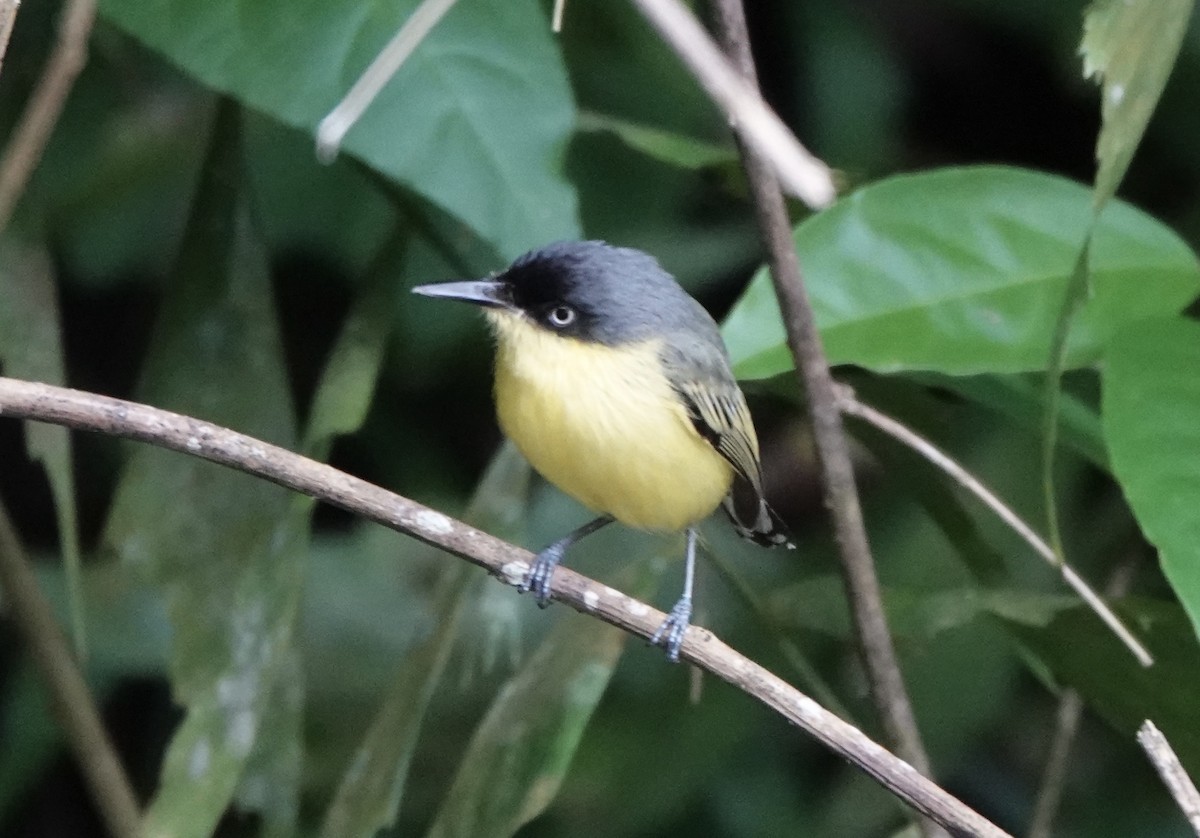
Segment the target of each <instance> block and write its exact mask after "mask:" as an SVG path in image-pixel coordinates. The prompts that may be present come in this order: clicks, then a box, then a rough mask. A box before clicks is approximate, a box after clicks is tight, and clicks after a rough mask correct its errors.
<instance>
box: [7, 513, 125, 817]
mask: <svg viewBox="0 0 1200 838" xmlns="http://www.w3.org/2000/svg"><path fill="white" fill-rule="evenodd" d="M0 587H3V589H4V594H5V597H6V599H7V601H8V603H9V608H10V610H11V613H12V617H13V622H14V623H16V626H17V628H18V629H19V630H20V632H21V634H23V635H24V638H25V642H26V644H27V645H28V647H29V656H30V657H31V658H32V659H33V663H34V666H35V667H36V668H37V671H38V674H39V675H40V676H41V679H42V681H43V682H44V683H45V686H46V692H47V693H49V695H50V698H51V707H52V709H53V712H54V716H55V717H56V718H57V719H58V723H59V725H61V727H62V729H63V733H64V734H65V735H66V738H67V742H68V744H69V745H70V747H71V750H72V751H73V752H74V754H75V759H76V760H77V761H78V762H79V767H80V769H81V770H82V772H83V778H84V781H85V782H86V783H87V785H88V788H89V789H90V791H91V794H92V799H93V800H94V801H95V803H96V808H97V809H98V810H99V812H100V815H101V817H102V818H103V819H104V822H105V824H106V825H107V827H108V830H109V832H111V833H112V834H113V835H115V836H118V838H136V836H137V835H138V823H139V821H140V820H141V814H140V812H139V810H138V802H137V798H136V797H135V796H134V794H133V788H132V787H131V786H130V784H129V778H128V777H127V776H126V775H125V771H124V769H123V768H122V767H121V760H120V759H119V758H118V756H117V752H116V749H115V748H114V747H113V744H112V740H110V739H109V737H108V732H107V731H106V730H105V729H104V722H103V721H102V720H101V718H100V711H99V709H97V707H96V702H95V700H94V699H93V698H92V693H91V690H89V689H88V685H87V681H86V680H85V679H84V677H83V673H82V672H80V670H79V664H78V663H76V661H75V657H74V655H72V654H71V647H70V645H69V644H68V643H67V639H66V637H65V636H64V635H63V632H62V629H61V628H60V627H59V625H58V621H57V620H55V618H54V609H53V608H52V607H51V605H50V603H49V602H47V601H46V597H45V596H44V595H43V594H42V591H41V588H39V587H38V582H37V577H36V576H34V573H33V569H32V568H31V567H30V566H29V559H28V558H27V557H26V555H25V551H24V549H23V548H22V547H21V542H20V539H18V538H17V533H16V530H15V529H14V528H13V525H12V522H11V521H10V520H9V518H8V513H7V512H6V511H5V510H4V508H3V507H0Z"/></svg>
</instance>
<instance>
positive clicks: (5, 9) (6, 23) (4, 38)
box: [0, 0, 21, 70]
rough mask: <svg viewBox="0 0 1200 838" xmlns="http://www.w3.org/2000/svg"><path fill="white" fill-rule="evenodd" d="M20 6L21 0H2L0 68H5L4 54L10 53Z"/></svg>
mask: <svg viewBox="0 0 1200 838" xmlns="http://www.w3.org/2000/svg"><path fill="white" fill-rule="evenodd" d="M20 8H21V0H0V70H2V69H3V68H4V56H5V55H6V54H7V53H8V41H9V39H10V38H11V37H12V31H13V26H15V25H16V23H17V10H18V9H20Z"/></svg>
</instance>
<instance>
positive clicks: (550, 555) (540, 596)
mask: <svg viewBox="0 0 1200 838" xmlns="http://www.w3.org/2000/svg"><path fill="white" fill-rule="evenodd" d="M612 522H613V518H612V516H611V515H601V516H600V517H599V518H597V519H596V520H594V521H588V522H587V523H586V524H584V525H583V526H582V527H580V528H579V529H577V530H575V531H573V532H570V533H568V534H567V535H565V536H564V537H562V538H560V539H559V540H558V541H556V542H554V543H553V544H551V545H550V546H549V547H547V548H546V549H544V550H542V552H540V553H538V554H537V558H535V559H534V560H533V564H532V565H530V567H529V572H528V573H526V574H525V579H524V580H523V581H522V582H521V584H520V585H518V586H517V590H518V591H520V592H521V593H525V592H526V591H533V595H534V597H535V598H536V599H537V604H538V606H540V607H541V608H545V607H546V606H547V605H549V604H550V577H551V576H552V575H553V574H554V568H556V567H558V563H559V562H561V561H562V558H563V555H564V554H565V553H566V552H567V548H569V547H570V546H571V545H572V544H574V543H575V542H576V541H579V540H580V539H581V538H584V537H585V536H589V535H591V534H592V533H594V532H595V531H596V530H598V529H600V528H601V527H603V526H607V525H608V524H611V523H612Z"/></svg>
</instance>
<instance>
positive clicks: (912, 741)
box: [713, 0, 930, 776]
mask: <svg viewBox="0 0 1200 838" xmlns="http://www.w3.org/2000/svg"><path fill="white" fill-rule="evenodd" d="M713 8H714V10H715V12H716V20H717V28H718V30H719V32H720V36H721V40H722V41H723V43H724V47H725V51H726V53H727V54H728V55H729V56H730V57H731V58H732V60H733V62H734V64H735V66H736V67H737V68H738V69H739V70H740V72H741V73H742V74H743V76H744V77H745V78H746V80H747V81H749V82H750V84H751V85H752V86H754V87H755V88H757V85H758V82H757V78H756V74H755V72H754V58H753V56H752V54H751V52H750V40H749V35H748V33H747V30H746V18H745V12H744V10H743V9H742V3H741V0H714V2H713ZM734 129H735V131H737V135H738V144H739V146H740V147H741V151H742V165H743V167H744V168H745V170H746V177H747V178H748V179H749V181H750V190H751V193H752V194H753V197H754V207H755V212H756V214H757V216H758V224H759V228H760V231H761V233H762V237H763V240H764V243H765V244H766V247H767V258H768V263H769V265H770V268H771V278H772V281H773V282H774V284H775V294H776V296H777V297H778V298H779V309H780V311H781V313H782V315H783V322H784V325H785V327H786V329H787V336H788V347H789V348H790V349H791V351H792V356H793V357H794V358H795V360H796V369H797V371H798V373H799V378H800V384H801V386H802V387H803V388H804V390H805V391H806V392H807V394H808V405H809V412H810V417H811V419H812V424H813V437H814V441H815V442H816V448H817V455H818V459H819V461H820V464H821V476H822V478H823V483H824V487H825V504H826V506H828V507H829V510H830V512H831V513H832V515H833V526H834V532H835V534H836V536H837V541H838V547H839V555H840V558H841V567H842V575H843V577H844V579H845V582H846V588H847V591H848V593H849V598H850V606H851V611H852V613H853V616H854V626H855V631H856V634H857V637H858V643H859V648H860V649H861V651H862V656H863V661H864V664H865V666H866V670H867V678H868V680H869V682H870V685H871V696H872V698H873V699H874V701H875V706H876V708H877V709H878V711H879V715H880V718H881V720H882V722H883V728H884V731H885V733H886V735H887V739H888V741H889V742H890V743H891V745H892V747H893V748H895V750H896V753H898V754H900V755H901V756H902V757H903V758H904V759H905V760H906V761H908V762H909V763H911V764H912V765H914V766H916V768H917V769H918V770H919V771H920V772H921V773H922V774H925V775H927V776H929V775H930V765H929V757H928V756H927V755H926V753H925V747H924V745H923V744H922V743H921V736H920V733H919V732H918V730H917V722H916V718H915V717H914V716H913V711H912V705H911V704H910V703H909V699H908V691H907V690H906V689H905V686H904V679H903V678H902V677H901V674H900V667H899V664H898V663H897V662H896V651H895V648H894V646H893V644H892V637H891V633H890V631H889V630H888V625H887V620H886V619H885V617H884V613H883V600H882V597H881V596H880V591H879V580H878V579H877V578H876V575H875V564H874V562H873V560H872V558H871V549H870V546H869V545H868V543H867V533H866V528H865V526H864V524H863V517H862V508H861V506H860V505H859V500H858V489H857V487H856V486H855V483H854V468H853V465H852V464H851V460H850V449H849V446H848V445H847V443H846V435H845V432H844V430H843V428H842V416H841V411H840V410H839V408H838V399H837V396H836V392H835V389H834V383H833V377H832V376H831V375H830V373H829V364H828V362H827V361H826V359H825V350H824V347H823V346H822V344H821V336H820V334H819V333H818V331H817V325H816V317H815V315H814V313H813V308H812V303H811V302H810V301H809V298H808V292H807V290H806V289H805V287H804V281H803V278H802V276H801V273H800V260H799V257H798V256H797V255H796V248H795V245H794V244H793V243H792V230H791V222H790V220H789V218H788V214H787V206H786V204H785V203H784V199H783V193H782V191H781V190H780V188H779V182H778V180H777V179H776V178H775V175H774V174H773V172H772V171H771V168H770V165H769V164H768V163H767V161H766V160H765V159H764V158H763V156H762V155H761V154H759V153H758V152H757V151H755V150H754V147H753V146H752V145H751V144H750V143H749V142H747V137H746V136H745V131H744V130H743V129H742V127H741V126H740V125H735V126H734Z"/></svg>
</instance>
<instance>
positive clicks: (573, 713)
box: [428, 563, 654, 838]
mask: <svg viewBox="0 0 1200 838" xmlns="http://www.w3.org/2000/svg"><path fill="white" fill-rule="evenodd" d="M632 574H638V575H639V576H640V580H639V581H638V582H635V583H634V584H632V585H626V584H622V585H619V587H620V588H621V589H622V590H632V591H633V592H634V595H635V596H636V595H638V594H639V593H640V592H642V591H644V590H645V589H646V588H647V587H648V582H649V580H650V579H651V577H652V576H653V575H654V573H653V569H651V570H649V571H648V570H647V566H646V564H645V563H639V564H638V565H637V566H634V567H633V568H631V569H630V571H629V572H628V573H626V577H627V578H631V576H632ZM626 637H627V635H626V634H625V633H624V632H622V631H621V630H620V629H617V628H615V627H613V626H609V625H599V624H597V623H596V621H594V620H586V619H582V618H580V617H578V616H577V615H574V614H572V615H568V616H567V618H566V619H564V620H563V621H562V622H561V623H560V624H559V625H557V626H555V627H554V629H553V632H552V633H551V634H550V635H549V636H548V637H547V638H546V639H545V640H543V641H542V643H541V645H540V646H539V647H538V649H537V651H536V652H534V654H533V656H532V657H531V658H530V659H529V660H528V661H526V662H525V664H524V666H522V667H521V669H520V670H519V671H518V672H517V673H516V674H515V675H513V677H512V678H511V679H510V680H509V682H508V683H507V684H506V685H505V687H504V689H503V690H502V691H501V693H500V695H499V696H497V698H496V701H495V703H493V704H492V706H491V708H490V709H489V710H488V713H487V715H486V716H485V717H484V719H483V721H482V722H481V723H480V725H479V727H478V728H477V729H476V730H475V733H474V735H473V736H472V737H471V743H470V745H469V746H468V747H467V752H466V754H464V755H463V758H462V761H461V763H460V765H459V770H458V773H457V775H456V776H455V778H454V782H453V783H452V784H451V786H450V789H449V791H447V793H446V797H445V800H444V801H443V804H442V808H441V810H440V811H439V812H438V815H437V817H436V818H435V820H434V822H433V826H432V827H431V828H430V830H429V833H428V838H450V837H451V836H453V838H467V836H472V835H474V836H481V838H483V837H484V836H486V838H504V837H505V836H508V835H512V834H513V833H514V832H516V831H517V830H518V829H519V828H520V827H521V826H523V825H524V824H526V823H528V822H529V821H531V820H533V819H534V818H535V817H537V816H538V815H539V814H541V813H542V812H543V811H544V810H545V809H546V807H547V806H549V805H550V802H551V801H552V800H553V799H554V796H555V795H556V794H557V793H558V789H559V786H560V785H561V784H562V781H563V777H564V776H565V775H566V773H567V769H568V768H569V767H570V763H571V759H572V758H573V757H574V755H575V750H576V748H577V747H578V746H579V740H580V738H581V737H582V736H583V732H584V729H585V728H586V726H587V723H588V720H589V719H590V718H591V717H592V713H593V711H594V710H595V709H596V705H597V703H598V702H599V701H600V697H601V696H602V695H603V694H604V690H605V688H606V687H607V686H608V681H609V678H611V677H612V672H613V668H614V667H615V666H616V664H617V660H618V658H619V657H620V654H621V650H622V649H624V648H625V640H626Z"/></svg>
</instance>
